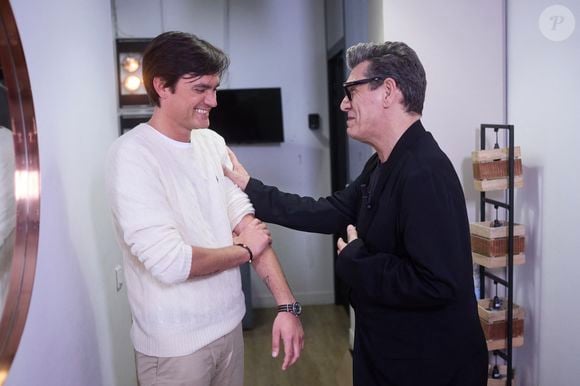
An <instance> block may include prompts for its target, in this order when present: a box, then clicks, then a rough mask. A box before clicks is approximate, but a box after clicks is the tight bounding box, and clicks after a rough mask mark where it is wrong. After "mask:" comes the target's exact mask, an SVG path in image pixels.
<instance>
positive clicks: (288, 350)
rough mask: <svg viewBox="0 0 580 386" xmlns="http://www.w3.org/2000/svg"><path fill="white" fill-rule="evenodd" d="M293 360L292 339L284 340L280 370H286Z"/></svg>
mask: <svg viewBox="0 0 580 386" xmlns="http://www.w3.org/2000/svg"><path fill="white" fill-rule="evenodd" d="M293 359H294V346H293V345H292V339H291V338H290V339H284V363H282V370H286V369H287V368H288V367H290V366H291V365H292V363H294V362H295V361H294V360H293Z"/></svg>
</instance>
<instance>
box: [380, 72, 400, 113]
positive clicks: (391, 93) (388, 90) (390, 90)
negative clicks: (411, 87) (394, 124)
mask: <svg viewBox="0 0 580 386" xmlns="http://www.w3.org/2000/svg"><path fill="white" fill-rule="evenodd" d="M383 87H384V88H385V92H384V98H383V103H384V105H385V107H389V106H391V105H392V104H393V103H395V95H396V91H397V90H398V88H397V82H395V80H394V79H393V78H387V79H385V80H384V81H383Z"/></svg>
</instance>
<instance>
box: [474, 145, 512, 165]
mask: <svg viewBox="0 0 580 386" xmlns="http://www.w3.org/2000/svg"><path fill="white" fill-rule="evenodd" d="M508 155H509V148H507V147H503V148H501V149H489V150H476V151H472V152H471V160H472V161H473V162H491V161H495V160H507V159H508ZM514 158H522V151H521V149H520V147H519V146H515V147H514Z"/></svg>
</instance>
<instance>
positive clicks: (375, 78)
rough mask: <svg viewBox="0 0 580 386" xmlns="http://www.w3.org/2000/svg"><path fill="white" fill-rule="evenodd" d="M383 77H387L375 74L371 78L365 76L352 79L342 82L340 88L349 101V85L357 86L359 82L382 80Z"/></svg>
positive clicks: (350, 96)
mask: <svg viewBox="0 0 580 386" xmlns="http://www.w3.org/2000/svg"><path fill="white" fill-rule="evenodd" d="M385 79H387V77H382V76H375V77H373V78H365V79H359V80H353V81H351V82H344V83H343V84H342V88H343V89H344V95H345V96H346V98H347V99H348V100H349V101H350V102H352V93H351V92H350V90H349V87H352V86H358V85H361V84H367V83H371V82H378V81H379V80H381V81H383V80H385Z"/></svg>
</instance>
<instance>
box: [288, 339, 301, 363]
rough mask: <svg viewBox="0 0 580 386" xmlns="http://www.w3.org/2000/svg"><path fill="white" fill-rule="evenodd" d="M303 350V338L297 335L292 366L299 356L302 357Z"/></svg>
mask: <svg viewBox="0 0 580 386" xmlns="http://www.w3.org/2000/svg"><path fill="white" fill-rule="evenodd" d="M301 351H302V339H300V337H295V338H294V359H293V360H292V363H290V366H292V365H293V364H294V363H296V361H297V360H298V358H300V352H301Z"/></svg>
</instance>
